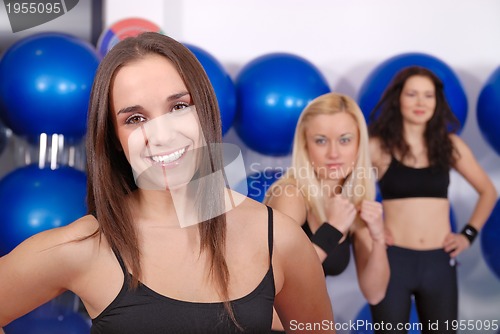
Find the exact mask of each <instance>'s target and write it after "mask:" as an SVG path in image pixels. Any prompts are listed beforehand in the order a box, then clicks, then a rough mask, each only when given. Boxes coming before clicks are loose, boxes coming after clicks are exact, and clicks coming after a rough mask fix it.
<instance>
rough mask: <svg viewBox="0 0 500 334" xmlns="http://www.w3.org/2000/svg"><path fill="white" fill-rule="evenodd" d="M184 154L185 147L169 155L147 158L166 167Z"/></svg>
mask: <svg viewBox="0 0 500 334" xmlns="http://www.w3.org/2000/svg"><path fill="white" fill-rule="evenodd" d="M184 153H186V147H183V148H181V149H180V150H177V151H175V152H172V153H170V154H164V155H153V156H150V157H149V158H150V159H151V160H153V161H154V162H155V163H158V164H162V165H166V164H170V163H172V162H175V161H177V160H179V159H180V158H181V157H182V156H183V155H184Z"/></svg>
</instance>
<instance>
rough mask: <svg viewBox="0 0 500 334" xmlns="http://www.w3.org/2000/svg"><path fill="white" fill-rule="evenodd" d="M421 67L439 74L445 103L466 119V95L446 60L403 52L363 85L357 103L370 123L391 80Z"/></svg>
mask: <svg viewBox="0 0 500 334" xmlns="http://www.w3.org/2000/svg"><path fill="white" fill-rule="evenodd" d="M409 66H421V67H425V68H426V69H428V70H430V71H432V72H433V73H434V74H436V75H437V76H438V77H439V78H440V79H441V81H442V82H443V84H444V93H445V96H446V100H447V101H448V104H449V105H450V108H451V110H452V112H453V113H454V114H455V117H456V118H457V119H458V120H459V122H460V129H462V128H463V126H464V124H465V121H466V120H467V108H468V105H467V96H466V95H465V91H464V89H463V87H462V84H461V83H460V81H459V79H458V77H457V75H456V74H455V73H454V72H453V70H452V69H451V67H450V66H448V65H447V64H446V63H445V62H444V61H442V60H440V59H438V58H436V57H434V56H431V55H428V54H425V53H404V54H401V55H397V56H394V57H391V58H389V59H387V60H386V61H384V62H383V63H381V64H380V65H378V66H377V67H376V68H375V69H374V70H373V71H372V72H371V73H370V75H369V76H368V77H367V78H366V79H365V81H364V82H363V85H362V86H361V89H360V92H359V97H358V102H359V106H360V108H361V110H362V111H363V114H364V115H365V118H366V120H367V121H369V116H370V113H371V112H372V110H373V109H374V108H375V106H376V104H377V102H378V101H379V100H380V98H381V97H382V94H383V92H384V90H385V89H386V88H387V86H388V85H389V83H390V82H391V81H392V78H393V77H394V76H395V75H396V73H398V72H399V71H400V70H402V69H403V68H405V67H409Z"/></svg>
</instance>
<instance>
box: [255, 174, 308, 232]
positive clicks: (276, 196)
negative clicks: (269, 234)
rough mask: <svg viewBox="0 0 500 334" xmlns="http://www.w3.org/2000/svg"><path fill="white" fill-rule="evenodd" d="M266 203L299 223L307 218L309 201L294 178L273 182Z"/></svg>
mask: <svg viewBox="0 0 500 334" xmlns="http://www.w3.org/2000/svg"><path fill="white" fill-rule="evenodd" d="M264 203H265V204H267V205H269V206H270V207H272V208H273V209H276V210H277V211H280V212H282V213H284V214H286V215H287V216H289V217H290V218H292V219H293V220H294V221H295V223H296V224H298V225H302V224H303V223H304V221H305V220H306V217H307V201H306V199H305V197H304V194H303V193H302V191H301V190H300V189H299V187H298V186H297V184H296V182H295V181H294V180H290V179H288V180H283V181H281V180H280V181H278V182H276V183H275V184H273V185H272V186H271V188H270V189H269V190H268V192H267V194H266V199H265V201H264Z"/></svg>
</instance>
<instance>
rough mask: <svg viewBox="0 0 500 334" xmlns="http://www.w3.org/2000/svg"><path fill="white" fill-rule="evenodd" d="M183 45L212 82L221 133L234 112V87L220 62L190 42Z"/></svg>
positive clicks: (226, 127) (229, 126)
mask: <svg viewBox="0 0 500 334" xmlns="http://www.w3.org/2000/svg"><path fill="white" fill-rule="evenodd" d="M184 45H185V46H186V47H187V48H188V49H189V50H190V51H191V52H192V53H194V55H195V56H196V58H197V59H198V61H199V62H200V63H201V65H202V66H203V68H204V69H205V72H206V73H207V75H208V78H209V79H210V82H211V83H212V86H213V88H214V91H215V95H216V96H217V102H218V103H219V109H220V113H221V119H222V134H223V135H225V134H226V133H227V131H228V130H229V129H230V128H231V126H232V125H233V121H234V116H235V114H236V88H235V86H234V83H233V80H232V79H231V77H230V76H229V74H228V73H227V72H226V70H225V69H224V67H223V66H222V64H221V63H220V62H219V61H218V60H217V59H216V58H215V57H214V56H212V55H211V54H210V53H208V52H207V51H205V50H203V49H201V48H199V47H197V46H194V45H190V44H186V43H184Z"/></svg>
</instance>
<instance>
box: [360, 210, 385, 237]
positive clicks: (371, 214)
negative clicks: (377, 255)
mask: <svg viewBox="0 0 500 334" xmlns="http://www.w3.org/2000/svg"><path fill="white" fill-rule="evenodd" d="M383 212H384V211H383V209H382V204H381V203H379V202H376V201H368V200H364V201H363V202H361V206H360V209H359V216H360V217H361V219H363V221H364V222H365V223H366V225H367V226H368V231H369V232H370V237H371V238H372V240H373V241H374V242H379V243H384V244H385V242H386V240H385V234H386V231H385V230H384V217H383Z"/></svg>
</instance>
